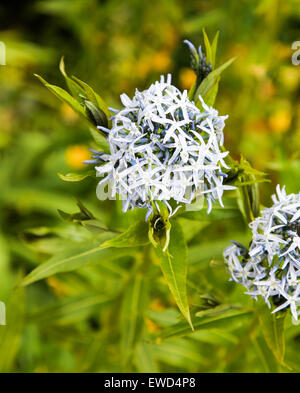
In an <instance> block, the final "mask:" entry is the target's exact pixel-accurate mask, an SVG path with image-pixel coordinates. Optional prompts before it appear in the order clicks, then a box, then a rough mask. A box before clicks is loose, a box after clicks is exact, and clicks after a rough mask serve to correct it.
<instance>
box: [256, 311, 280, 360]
mask: <svg viewBox="0 0 300 393" xmlns="http://www.w3.org/2000/svg"><path fill="white" fill-rule="evenodd" d="M285 317H286V312H285V311H283V312H278V313H277V314H272V313H271V311H270V310H269V308H268V307H267V306H266V305H265V304H263V305H261V307H259V308H258V318H259V323H260V326H261V329H262V333H263V335H264V338H265V340H266V343H267V345H268V347H269V348H270V350H271V351H272V353H273V354H274V356H275V358H276V359H277V361H278V362H279V363H280V364H282V365H285V364H284V353H285V339H284V322H285Z"/></svg>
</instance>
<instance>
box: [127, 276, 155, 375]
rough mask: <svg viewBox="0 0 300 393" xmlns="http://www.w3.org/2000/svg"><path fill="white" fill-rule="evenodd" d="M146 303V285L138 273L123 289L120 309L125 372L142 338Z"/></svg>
mask: <svg viewBox="0 0 300 393" xmlns="http://www.w3.org/2000/svg"><path fill="white" fill-rule="evenodd" d="M147 303H148V283H147V281H146V279H145V278H144V277H143V276H142V275H141V273H138V274H136V275H135V276H134V278H132V280H131V281H130V282H129V284H128V286H127V287H126V289H125V294H124V298H123V303H122V309H121V318H120V327H121V354H122V363H123V367H124V369H125V370H126V369H127V366H128V364H129V363H130V361H131V360H132V357H133V354H134V352H135V348H136V345H137V344H138V343H139V341H140V340H141V338H142V333H143V328H144V313H145V311H146V309H147Z"/></svg>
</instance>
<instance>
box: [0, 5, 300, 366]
mask: <svg viewBox="0 0 300 393" xmlns="http://www.w3.org/2000/svg"><path fill="white" fill-rule="evenodd" d="M16 7H17V8H18V11H17V12H16ZM0 26H1V31H0V40H1V41H3V42H4V43H5V45H6V65H5V66H0V83H1V88H0V186H1V190H0V301H4V302H5V303H6V305H7V322H8V325H7V326H6V327H3V326H0V371H1V372H5V371H8V372H20V371H21V372H65V371H67V372H69V371H70V372H80V371H91V372H114V371H122V366H121V364H122V359H121V357H122V352H121V355H120V350H119V348H120V347H119V341H120V340H121V341H122V332H121V333H120V332H119V330H118V329H117V328H116V326H115V324H116V318H117V316H118V314H119V312H120V309H121V306H120V302H119V300H118V296H119V294H118V290H119V283H120V276H121V280H122V277H123V276H122V275H124V274H125V273H126V269H127V263H128V261H127V260H124V261H123V260H122V258H121V259H120V264H115V265H109V266H106V267H105V266H104V265H103V266H98V265H97V264H93V265H92V266H87V267H85V268H82V269H80V270H77V271H76V272H70V273H63V274H60V275H57V276H54V277H51V278H48V279H47V280H44V281H41V282H38V283H36V284H33V285H32V286H29V287H26V288H23V289H16V288H15V287H16V285H17V283H18V282H19V280H20V279H21V277H22V276H24V275H25V274H27V273H28V272H30V271H31V270H32V269H33V268H34V267H35V266H37V265H38V264H39V263H41V262H42V261H44V260H46V259H47V258H49V256H50V255H52V253H53V252H55V253H59V252H60V250H62V251H63V250H64V249H65V247H66V244H69V243H68V242H71V241H72V242H73V243H74V242H75V243H76V242H79V241H81V240H82V239H83V238H87V235H86V234H85V233H84V232H83V231H82V230H81V229H78V228H76V227H74V226H72V225H71V224H70V225H69V224H67V223H65V222H63V221H62V220H61V218H60V217H59V215H58V213H57V209H62V210H64V211H69V212H72V211H75V210H76V206H75V202H76V201H75V198H74V197H78V198H79V199H80V200H81V201H83V202H84V203H85V204H87V206H88V207H89V208H90V209H91V210H92V211H93V212H94V214H95V215H97V216H98V217H100V218H101V219H102V220H103V221H105V222H106V223H107V224H108V225H111V226H112V227H124V228H125V227H126V226H127V224H128V221H129V220H130V219H131V217H129V218H127V217H125V216H124V215H122V214H120V209H119V205H118V204H117V203H115V202H113V201H112V202H110V201H106V202H100V201H97V199H96V194H95V181H94V180H91V179H86V180H84V181H83V182H81V183H65V182H63V181H61V180H60V179H59V177H58V176H57V172H60V173H67V172H72V171H80V170H81V169H82V168H83V164H82V161H83V160H84V159H88V157H89V151H88V149H89V148H90V147H92V143H91V139H92V138H91V135H90V133H89V131H88V129H87V126H86V124H85V123H84V122H83V121H82V120H81V119H79V118H78V117H77V115H76V114H75V113H74V112H73V111H72V110H71V109H69V108H68V107H67V106H66V105H65V104H61V103H60V102H59V101H58V100H57V99H56V98H55V97H53V96H52V95H51V94H50V93H49V92H48V91H47V89H45V88H44V87H43V86H42V85H41V84H40V83H39V81H38V80H37V79H36V78H35V77H34V76H33V74H35V73H37V74H40V75H42V76H43V77H45V79H46V80H48V81H49V82H50V83H53V84H58V85H64V81H63V77H62V76H61V74H60V73H59V70H58V64H59V60H60V58H61V57H62V56H64V58H65V63H66V68H67V70H68V72H69V73H70V74H71V75H76V76H77V77H79V78H81V79H82V80H84V81H86V82H87V83H89V84H90V85H91V86H93V88H94V89H95V90H96V91H98V92H99V93H100V94H101V96H102V97H104V98H105V100H106V101H107V102H108V103H109V105H110V106H112V107H116V108H118V107H120V101H119V95H120V94H121V93H122V92H126V93H127V94H128V95H129V96H130V95H132V94H133V93H134V90H135V88H139V89H145V88H147V87H148V86H149V84H151V83H152V82H154V81H155V80H156V79H158V78H159V76H160V75H161V74H166V73H170V72H171V73H172V74H173V83H174V84H175V85H177V86H178V87H179V88H181V89H188V88H189V87H190V86H191V84H192V83H193V80H194V75H193V72H192V71H191V70H190V68H189V52H188V49H187V47H186V46H185V45H184V44H183V40H184V39H189V40H191V41H192V42H193V43H194V44H195V45H199V44H201V45H203V41H202V28H205V29H206V32H207V33H208V36H209V37H210V38H211V39H212V38H213V36H214V35H215V33H216V32H217V31H218V30H219V31H220V38H219V46H218V53H217V64H222V63H223V62H225V61H226V60H227V59H228V58H230V57H232V56H237V60H236V61H235V62H234V63H233V65H232V66H231V67H230V68H228V69H227V70H226V71H225V72H224V74H223V75H222V80H221V84H220V88H219V94H218V97H217V100H216V103H215V106H216V108H217V109H218V110H219V112H220V113H221V114H229V119H228V120H227V122H226V127H225V140H226V147H227V149H228V150H230V152H231V153H232V155H233V157H235V158H239V157H240V154H243V156H244V157H245V158H247V159H248V160H249V161H250V162H251V164H252V165H253V167H255V168H257V169H259V170H263V171H265V172H267V173H268V174H269V178H270V179H271V183H263V184H261V185H260V190H261V201H262V203H263V204H264V205H269V204H270V203H271V201H270V195H271V194H272V193H273V192H274V190H275V185H276V184H277V183H280V184H282V185H284V184H285V185H286V188H287V190H288V192H299V179H300V154H299V151H300V102H299V96H300V66H294V65H292V62H291V56H292V54H293V51H292V49H291V45H292V42H294V41H297V40H300V3H299V1H298V0H285V1H284V0H260V1H253V0H242V1H231V0H228V1H226V2H224V1H220V0H211V1H208V0H200V1H199V0H188V1H186V0H185V1H183V0H152V1H151V2H144V1H140V0H128V1H117V0H102V1H101V0H98V1H97V0H46V1H27V2H26V1H24V2H21V3H20V2H15V1H14V0H11V1H10V2H8V3H7V4H6V5H3V4H1V5H0ZM116 220H117V223H118V225H115V224H114V222H116ZM182 220H184V219H182ZM186 226H187V228H188V230H187V234H186V236H187V237H188V240H190V249H191V251H190V260H191V261H190V263H191V267H190V283H189V285H190V288H192V289H191V291H196V292H197V291H198V292H197V293H198V295H199V296H202V295H203V294H204V293H205V294H209V295H210V296H214V297H217V298H218V299H221V303H222V300H223V299H225V300H226V301H227V300H228V299H229V297H231V299H235V301H239V300H237V299H243V300H241V302H243V301H244V302H245V303H246V304H247V302H248V303H249V299H246V296H244V295H243V290H242V289H239V288H236V287H235V286H234V285H233V284H231V283H229V282H228V278H229V277H228V275H227V273H226V270H225V268H224V266H222V265H221V262H220V261H219V262H218V259H219V260H221V254H222V250H223V248H224V246H225V245H226V244H227V243H228V241H229V239H237V240H239V239H244V238H245V237H247V231H246V229H245V226H244V224H243V222H242V220H241V219H240V218H239V219H236V218H234V219H232V220H230V219H229V220H224V221H223V220H222V221H220V222H218V223H217V224H214V226H211V227H210V226H209V224H205V223H198V226H197V224H195V223H194V224H192V221H190V223H189V224H188V225H186ZM45 227H50V228H52V229H51V230H46V229H45ZM204 227H205V230H204ZM32 228H39V231H37V230H36V231H32ZM43 231H44V232H43ZM220 239H221V240H220ZM73 243H72V244H73ZM70 244H71V243H70ZM70 247H71V246H70ZM212 258H214V259H216V262H215V263H211V259H212ZM199 260H200V262H199ZM114 269H115V271H113V270H114ZM226 296H227V297H226ZM115 298H117V300H116V299H115ZM199 298H200V297H199ZM195 302H196V301H195ZM250 304H251V302H250ZM112 310H113V312H112ZM177 318H178V311H177V309H176V307H175V306H174V303H172V299H171V298H170V296H169V293H168V289H167V287H166V286H165V283H164V282H163V279H162V278H159V279H158V283H157V286H156V287H154V288H152V289H151V296H150V300H149V307H148V311H147V315H146V316H144V319H145V322H146V324H145V332H144V337H146V338H145V339H143V340H141V341H140V342H139V343H138V345H137V347H136V349H135V351H134V354H132V356H133V358H132V362H131V365H130V368H129V369H127V371H128V370H129V371H146V372H147V371H167V372H172V371H174V372H177V371H182V372H197V371H209V372H216V371H221V372H223V371H225V372H231V371H237V372H239V371H242V372H243V371H248V372H249V371H265V369H266V367H265V363H264V360H263V359H261V354H259V352H261V349H259V348H258V346H259V344H261V345H264V344H263V343H261V342H260V338H259V337H258V338H257V339H256V338H255V337H256V336H255V333H253V332H252V330H251V329H252V328H253V327H252V325H251V323H249V322H247V321H246V322H245V321H244V320H243V321H242V322H240V321H239V322H238V323H237V324H234V323H232V324H229V326H227V327H226V329H225V328H223V327H220V328H219V329H210V330H209V329H208V330H205V329H204V330H201V331H200V332H197V333H195V334H194V335H190V336H189V335H188V336H187V337H179V338H178V337H177V338H175V339H170V340H166V341H162V342H160V340H159V339H155V340H153V341H151V338H152V337H159V334H160V332H162V330H163V328H165V327H167V326H169V325H170V324H172V323H174V321H175V322H176V320H177ZM120 335H121V339H120ZM286 336H287V348H286V356H287V359H288V362H289V364H290V365H292V366H293V367H294V368H295V369H296V370H300V355H299V354H300V327H299V328H298V327H297V326H293V325H291V324H290V325H289V326H288V328H287V331H286ZM251 340H252V341H251ZM253 340H254V341H253ZM249 342H250V343H252V344H253V342H255V345H250V346H247V344H249ZM256 349H257V350H256ZM266 351H267V349H266ZM241 359H242V361H241ZM273 366H274V365H271V366H270V367H269V366H268V367H269V368H270V369H271V370H273V371H274V369H272V367H273ZM268 367H267V370H268ZM274 367H275V366H274ZM276 367H277V366H276ZM275 371H278V370H277V369H276V370H275Z"/></svg>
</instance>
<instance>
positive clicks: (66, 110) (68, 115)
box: [61, 103, 78, 123]
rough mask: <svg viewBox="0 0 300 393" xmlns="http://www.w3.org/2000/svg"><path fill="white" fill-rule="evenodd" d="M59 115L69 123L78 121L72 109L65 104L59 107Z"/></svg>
mask: <svg viewBox="0 0 300 393" xmlns="http://www.w3.org/2000/svg"><path fill="white" fill-rule="evenodd" d="M61 113H62V115H63V118H64V119H65V120H66V121H67V122H69V123H74V122H75V121H77V119H78V116H77V115H76V113H75V112H74V111H73V109H72V108H71V107H70V106H69V105H67V104H65V103H64V104H62V106H61Z"/></svg>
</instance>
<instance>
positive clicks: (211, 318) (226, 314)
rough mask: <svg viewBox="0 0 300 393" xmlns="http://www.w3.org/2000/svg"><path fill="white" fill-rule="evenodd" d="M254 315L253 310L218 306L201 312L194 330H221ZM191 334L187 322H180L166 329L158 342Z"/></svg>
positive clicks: (196, 318) (194, 323)
mask: <svg viewBox="0 0 300 393" xmlns="http://www.w3.org/2000/svg"><path fill="white" fill-rule="evenodd" d="M251 314H252V310H249V309H243V308H239V307H234V306H231V305H222V306H218V307H216V308H215V309H213V310H208V311H201V312H200V313H199V314H198V315H199V316H198V317H194V318H193V326H194V330H195V331H198V330H203V329H217V328H218V329H220V328H226V327H227V326H231V325H232V323H233V321H234V320H239V321H240V320H242V319H243V318H244V317H245V318H247V317H249V316H250V315H251ZM188 334H191V329H190V327H189V325H188V324H187V323H186V322H185V321H182V322H178V323H177V324H176V325H174V326H170V327H168V328H166V329H165V330H164V331H163V333H162V334H161V335H160V336H158V340H164V339H168V338H172V337H182V336H186V335H188Z"/></svg>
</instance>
